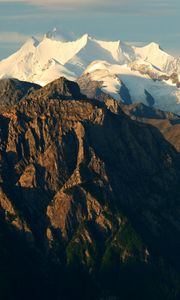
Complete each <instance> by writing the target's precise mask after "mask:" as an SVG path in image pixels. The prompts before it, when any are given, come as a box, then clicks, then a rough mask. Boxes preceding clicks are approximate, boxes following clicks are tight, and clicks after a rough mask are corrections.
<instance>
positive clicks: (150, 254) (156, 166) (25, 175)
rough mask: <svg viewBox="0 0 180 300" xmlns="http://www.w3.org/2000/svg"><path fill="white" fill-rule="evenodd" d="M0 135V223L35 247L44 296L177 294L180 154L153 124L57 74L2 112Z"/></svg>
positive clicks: (171, 296)
mask: <svg viewBox="0 0 180 300" xmlns="http://www.w3.org/2000/svg"><path fill="white" fill-rule="evenodd" d="M0 139H1V148H0V158H1V160H0V163H1V164H0V172H1V174H0V175H1V191H0V206H1V216H2V220H3V225H2V226H5V227H6V230H7V232H8V233H7V234H9V235H12V234H14V236H17V239H18V240H19V239H20V240H21V242H22V241H23V243H25V244H26V246H24V244H23V247H25V249H29V248H28V247H30V249H31V250H28V251H30V253H31V254H30V257H31V256H32V257H33V255H34V254H33V255H32V253H34V251H35V253H39V254H38V255H40V257H41V260H42V261H43V262H42V264H41V263H39V262H38V266H36V267H34V269H33V272H34V270H35V269H36V268H38V271H39V270H41V269H43V270H44V268H45V270H46V272H47V274H48V275H47V278H48V284H45V286H46V288H44V283H46V280H47V278H46V276H45V278H44V277H43V278H44V279H43V280H44V281H43V284H42V285H43V288H42V286H39V287H38V288H39V292H40V293H42V290H43V291H44V295H46V292H47V290H48V292H49V291H50V294H51V295H52V294H53V295H54V297H55V299H56V298H57V299H60V297H64V298H63V299H71V297H72V295H71V294H70V289H71V291H72V294H73V296H74V297H77V298H78V297H82V299H83V297H85V298H87V299H88V297H89V298H90V299H91V298H92V297H94V299H100V298H103V297H104V298H103V299H106V297H109V296H114V297H117V299H119V297H120V295H123V299H130V298H131V297H132V296H133V295H135V296H136V297H137V299H152V297H153V299H158V300H159V299H178V298H177V297H178V292H179V291H178V286H179V284H177V282H179V281H178V280H179V274H180V273H179V271H180V266H179V261H178V255H179V249H180V248H179V233H180V223H179V196H180V188H179V179H180V171H179V170H180V169H179V154H178V152H177V151H176V150H175V148H174V147H173V146H172V145H171V144H169V143H168V142H167V141H166V140H165V139H164V137H163V136H162V135H161V134H160V132H159V131H158V130H157V129H156V128H155V127H153V126H151V125H147V124H146V125H145V124H142V123H139V122H137V121H132V120H131V119H130V118H129V117H128V116H126V115H125V114H124V113H123V112H122V110H121V109H120V108H119V107H118V106H117V104H116V102H114V101H113V100H109V101H108V100H107V101H106V102H104V103H103V102H100V101H98V100H89V99H87V98H86V97H85V96H83V95H81V94H80V91H79V87H78V85H77V84H75V83H72V82H70V81H67V80H65V79H64V78H61V79H59V80H56V81H55V82H53V83H52V84H49V85H47V86H46V87H44V88H42V89H38V90H37V91H33V93H31V94H30V95H28V96H27V97H25V98H24V99H23V100H21V101H20V102H19V104H18V105H16V106H12V107H11V109H8V112H6V111H3V112H2V113H1V114H0ZM4 239H5V237H4V236H3V237H2V241H3V240H4ZM167 244H168V247H167ZM23 249H24V248H23ZM21 251H22V248H21ZM21 251H20V252H21ZM14 256H15V257H16V252H15V254H14ZM30 261H31V260H30ZM42 266H43V267H42ZM166 266H168V267H167V268H168V269H169V270H170V271H167V272H166V274H165V272H164V268H166ZM49 270H50V271H49ZM62 270H63V271H62ZM33 272H32V273H33ZM39 272H40V277H41V279H42V276H41V275H42V273H41V271H39ZM134 272H135V273H137V276H136V275H135V273H134ZM33 274H34V273H33ZM172 274H173V275H172ZM152 276H153V277H154V285H153V283H152V282H153V281H152V279H151V277H152ZM173 276H174V277H175V278H176V280H173V279H172V277H173ZM167 282H168V285H167ZM47 286H48V288H47ZM164 286H167V287H166V289H164ZM25 287H26V285H25ZM68 287H69V289H68ZM128 287H130V288H128ZM35 288H37V287H36V285H35ZM45 291H46V292H45ZM170 291H173V292H171V293H170ZM48 292H47V295H48ZM18 293H19V290H18ZM44 297H45V296H44ZM148 297H149V298H148Z"/></svg>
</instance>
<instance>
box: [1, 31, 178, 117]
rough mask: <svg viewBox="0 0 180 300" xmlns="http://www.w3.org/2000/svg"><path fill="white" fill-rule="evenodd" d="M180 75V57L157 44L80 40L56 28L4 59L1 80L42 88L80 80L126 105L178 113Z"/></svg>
mask: <svg viewBox="0 0 180 300" xmlns="http://www.w3.org/2000/svg"><path fill="white" fill-rule="evenodd" d="M179 74H180V60H179V59H177V58H175V57H173V56H172V55H169V54H168V53H166V52H165V51H163V50H162V49H161V47H160V46H159V45H158V44H156V43H149V44H148V45H146V46H143V47H136V46H131V45H129V44H127V43H124V42H122V41H120V40H118V41H114V42H112V41H100V40H97V39H95V38H92V37H90V36H89V35H88V34H84V35H83V36H82V37H80V38H75V37H74V36H73V35H70V34H68V35H67V34H63V33H62V32H58V30H56V29H54V30H53V31H50V32H48V33H47V34H46V35H45V36H44V37H43V39H42V40H41V41H38V40H37V39H36V38H33V37H32V38H30V39H29V40H28V41H27V42H26V43H25V44H24V45H23V46H22V47H21V49H20V50H18V51H17V52H16V53H14V54H13V55H11V56H9V57H8V58H6V59H4V60H2V61H1V62H0V78H17V79H19V80H24V81H30V82H33V83H37V84H40V85H42V86H44V85H45V84H47V83H49V82H51V81H52V80H54V79H57V78H59V77H61V76H64V77H66V78H68V79H70V80H80V81H81V83H83V81H85V82H86V83H87V82H90V81H93V82H98V91H99V90H101V91H103V92H105V93H107V94H109V95H111V96H112V97H113V98H114V99H116V100H122V102H124V103H125V104H133V103H137V102H142V103H144V104H146V105H148V106H150V107H154V108H158V109H162V110H164V111H171V112H174V113H178V114H180V88H179V87H180V83H179ZM124 93H125V94H124ZM127 95H128V97H127Z"/></svg>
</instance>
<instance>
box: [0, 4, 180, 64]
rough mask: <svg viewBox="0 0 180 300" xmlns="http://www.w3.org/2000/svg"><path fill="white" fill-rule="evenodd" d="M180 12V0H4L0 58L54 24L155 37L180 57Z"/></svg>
mask: <svg viewBox="0 0 180 300" xmlns="http://www.w3.org/2000/svg"><path fill="white" fill-rule="evenodd" d="M179 12H180V2H179V1H178V0H171V1H169V0H151V1H148V0H126V1H125V0H112V1H107V0H103V1H102V0H99V1H98V2H97V1H94V0H84V1H83V0H66V1H65V0H55V1H48V0H39V1H35V0H32V1H30V0H29V1H28V0H21V1H12V0H11V1H9V0H8V1H0V59H3V58H5V57H7V56H8V55H10V54H11V53H13V52H14V51H16V50H17V49H18V48H19V47H20V46H21V45H22V43H23V42H24V41H25V40H26V39H27V38H28V37H29V36H31V35H35V36H36V37H37V38H38V37H42V35H43V34H44V33H46V32H47V31H49V30H51V29H52V28H54V27H57V28H59V29H61V30H63V31H71V32H72V31H73V32H75V34H76V35H82V34H83V33H86V32H88V33H89V34H90V35H91V36H96V37H97V38H99V39H101V38H102V39H109V40H114V39H120V40H123V41H128V42H132V43H137V44H138V43H141V42H143V43H148V42H151V41H154V42H157V43H159V44H160V45H161V47H162V48H163V49H165V50H166V51H167V52H169V53H171V54H173V55H176V56H178V57H179V56H180V55H179V53H180V32H179V22H178V21H179Z"/></svg>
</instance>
